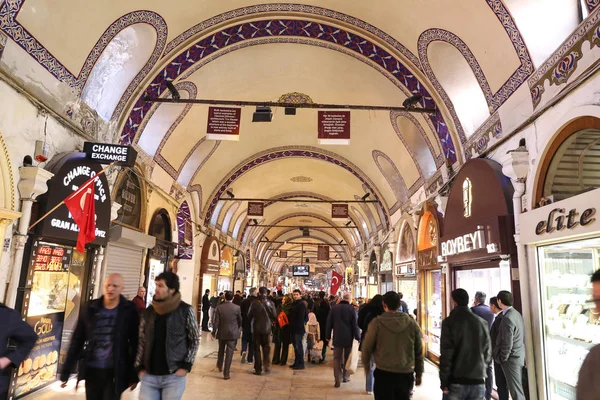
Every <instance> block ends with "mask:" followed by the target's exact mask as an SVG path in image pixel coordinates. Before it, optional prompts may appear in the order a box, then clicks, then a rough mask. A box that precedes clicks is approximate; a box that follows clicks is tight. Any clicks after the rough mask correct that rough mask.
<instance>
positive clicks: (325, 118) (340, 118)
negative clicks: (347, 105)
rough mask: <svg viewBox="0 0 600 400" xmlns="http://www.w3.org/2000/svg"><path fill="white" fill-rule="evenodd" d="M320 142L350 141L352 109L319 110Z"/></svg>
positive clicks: (339, 142) (346, 142) (345, 142)
mask: <svg viewBox="0 0 600 400" xmlns="http://www.w3.org/2000/svg"><path fill="white" fill-rule="evenodd" d="M319 143H321V144H336V143H337V144H348V143H350V111H319Z"/></svg>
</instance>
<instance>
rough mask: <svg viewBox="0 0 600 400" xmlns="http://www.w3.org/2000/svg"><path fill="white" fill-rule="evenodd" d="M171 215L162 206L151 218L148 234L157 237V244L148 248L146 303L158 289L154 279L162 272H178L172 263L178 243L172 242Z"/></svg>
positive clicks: (149, 302)
mask: <svg viewBox="0 0 600 400" xmlns="http://www.w3.org/2000/svg"><path fill="white" fill-rule="evenodd" d="M171 226H172V225H171V217H170V216H169V212H168V211H167V210H165V209H164V208H160V209H158V210H156V211H155V212H154V214H153V215H152V219H151V220H150V226H149V228H148V235H150V236H154V237H155V238H156V244H155V246H154V247H153V248H151V249H148V257H147V258H146V270H145V273H144V276H145V281H146V286H147V288H148V289H147V295H146V304H147V305H150V304H151V303H152V297H153V296H154V293H155V291H156V284H155V282H154V279H155V278H156V277H157V276H158V275H160V273H162V272H164V271H167V270H173V269H175V270H174V271H173V272H177V271H176V268H174V266H173V265H172V261H173V256H174V254H175V248H176V246H177V245H176V243H173V242H172V232H171Z"/></svg>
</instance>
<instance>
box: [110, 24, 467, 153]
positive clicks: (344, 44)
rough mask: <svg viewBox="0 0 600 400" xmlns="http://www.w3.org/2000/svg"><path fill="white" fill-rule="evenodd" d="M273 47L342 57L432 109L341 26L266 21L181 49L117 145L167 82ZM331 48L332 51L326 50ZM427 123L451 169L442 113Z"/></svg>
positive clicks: (392, 61)
mask: <svg viewBox="0 0 600 400" xmlns="http://www.w3.org/2000/svg"><path fill="white" fill-rule="evenodd" d="M275 24H276V25H277V26H279V27H281V29H277V30H272V29H269V27H270V26H271V25H275ZM240 32H243V34H239V33H240ZM202 33H204V32H202ZM200 34H201V33H200V32H198V33H197V34H196V35H193V36H195V37H197V36H200ZM190 38H191V37H190ZM249 39H252V41H251V42H248V43H245V41H246V40H249ZM273 42H285V43H300V42H302V43H306V44H309V45H317V46H321V47H326V48H328V49H331V50H335V51H340V52H343V53H345V54H347V55H349V56H352V57H354V58H357V59H359V60H361V61H363V62H366V63H367V64H369V65H370V66H373V67H374V68H376V69H377V70H378V71H379V72H381V73H382V74H384V75H385V76H386V78H388V79H390V80H391V81H392V82H393V83H394V84H395V85H396V86H398V87H399V88H400V89H401V90H402V92H403V93H404V94H405V95H407V96H409V95H411V94H415V93H419V94H421V95H422V96H423V100H422V106H424V107H427V108H429V107H431V108H436V104H435V101H434V99H433V97H432V95H431V94H430V93H429V92H428V90H427V88H426V86H425V85H423V84H422V82H420V81H419V80H418V77H417V75H415V74H413V73H411V72H410V70H409V69H408V68H407V67H406V66H405V65H404V63H403V61H401V60H399V59H398V58H396V56H394V55H392V54H391V53H389V52H388V51H387V50H385V49H384V48H383V47H381V46H380V45H379V44H376V43H373V42H371V41H370V40H369V38H367V37H366V36H361V35H358V34H355V33H352V32H350V31H347V30H346V29H345V28H343V27H341V26H332V25H328V24H326V23H324V22H322V21H318V22H316V21H312V20H300V19H274V20H272V19H265V20H258V21H252V22H242V23H239V24H237V25H234V26H231V27H228V28H225V29H222V30H220V31H218V32H214V33H212V34H208V33H206V36H204V37H203V39H200V40H198V41H196V42H193V41H192V44H191V45H190V46H189V47H188V48H186V49H184V48H183V47H181V48H180V49H179V51H180V52H179V54H178V55H176V56H175V57H174V58H172V59H171V61H169V62H168V63H167V65H165V66H164V67H163V69H162V70H161V71H158V73H157V75H156V76H155V78H154V79H153V81H152V82H151V83H149V86H148V87H147V88H146V90H144V91H142V92H143V94H142V95H141V96H140V97H139V98H138V100H137V101H136V102H135V104H133V105H132V108H131V113H130V114H129V116H128V117H127V118H122V121H123V122H124V125H123V128H122V131H121V135H120V143H122V144H129V143H132V142H133V141H134V140H135V138H136V136H137V135H138V132H139V129H138V128H139V126H140V125H141V124H142V122H143V119H144V116H145V114H147V112H148V110H149V109H150V107H151V105H150V104H148V102H146V101H145V100H144V98H145V96H150V97H158V96H160V95H161V94H162V93H163V92H164V91H165V90H166V82H167V81H175V80H177V79H185V77H187V76H188V75H189V73H191V72H190V71H192V70H194V71H195V70H197V69H198V68H200V67H202V66H203V65H205V64H206V63H208V62H210V61H212V60H214V59H215V58H217V57H220V56H222V55H223V54H228V53H230V52H231V51H234V50H237V49H240V48H246V47H248V46H249V45H259V44H261V43H273ZM331 44H333V45H334V46H331ZM222 49H226V51H223V52H219V50H222ZM428 118H429V119H430V120H431V122H432V124H433V126H435V128H436V133H437V135H438V137H439V139H440V142H441V143H442V148H443V149H444V154H445V156H446V157H447V158H448V160H449V161H450V162H451V163H454V162H455V161H457V154H456V149H455V146H454V143H453V141H452V138H451V135H450V131H449V129H448V126H447V124H446V122H445V121H444V117H443V116H442V113H441V111H437V112H436V113H434V114H431V115H429V116H428Z"/></svg>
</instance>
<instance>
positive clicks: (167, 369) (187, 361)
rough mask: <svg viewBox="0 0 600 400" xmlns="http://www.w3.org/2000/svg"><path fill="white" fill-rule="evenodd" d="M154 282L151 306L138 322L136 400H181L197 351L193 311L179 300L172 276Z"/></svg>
mask: <svg viewBox="0 0 600 400" xmlns="http://www.w3.org/2000/svg"><path fill="white" fill-rule="evenodd" d="M155 281H156V292H155V294H154V298H153V299H152V305H151V306H150V307H148V308H147V309H146V311H145V312H144V315H143V316H142V320H141V322H140V340H139V345H138V352H137V357H136V360H135V366H136V368H137V370H138V371H139V376H140V381H141V382H142V388H141V390H140V399H160V398H163V399H169V400H175V399H181V396H183V392H184V390H185V381H186V375H187V374H188V372H190V371H191V370H192V365H193V364H194V360H195V358H196V352H197V351H198V345H199V341H200V333H199V332H198V322H197V321H196V313H195V312H194V310H193V308H192V307H191V306H190V305H189V304H187V303H185V302H183V301H181V293H179V277H178V276H177V275H176V274H174V273H173V272H163V273H161V274H160V275H158V276H157V277H156V279H155ZM161 396H162V397H161Z"/></svg>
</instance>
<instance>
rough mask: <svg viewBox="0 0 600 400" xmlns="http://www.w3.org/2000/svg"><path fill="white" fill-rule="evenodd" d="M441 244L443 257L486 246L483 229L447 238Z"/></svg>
mask: <svg viewBox="0 0 600 400" xmlns="http://www.w3.org/2000/svg"><path fill="white" fill-rule="evenodd" d="M441 245H442V256H443V257H447V256H452V255H456V254H461V253H467V252H470V251H474V250H480V249H483V248H484V247H485V239H484V237H483V230H477V231H475V232H473V233H467V234H466V235H462V236H459V237H457V238H454V239H450V240H446V241H445V242H442V244H441Z"/></svg>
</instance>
